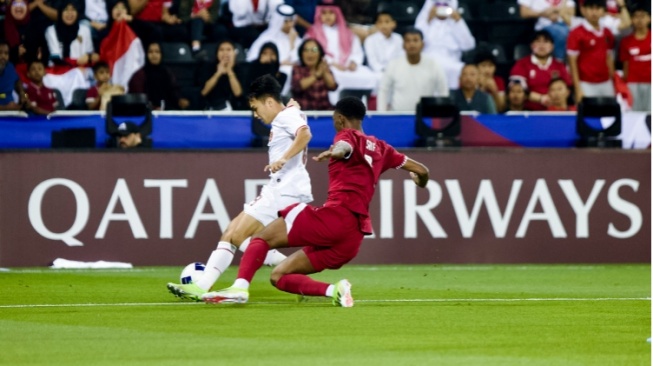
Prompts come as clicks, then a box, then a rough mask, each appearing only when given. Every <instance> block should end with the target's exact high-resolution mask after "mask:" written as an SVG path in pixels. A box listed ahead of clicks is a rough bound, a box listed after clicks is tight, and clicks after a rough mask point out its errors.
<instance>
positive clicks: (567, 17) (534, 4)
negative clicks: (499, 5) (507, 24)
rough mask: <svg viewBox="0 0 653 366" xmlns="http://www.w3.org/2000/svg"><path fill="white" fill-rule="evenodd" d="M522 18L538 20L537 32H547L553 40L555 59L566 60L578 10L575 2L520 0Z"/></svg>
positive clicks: (565, 0) (570, 0)
mask: <svg viewBox="0 0 653 366" xmlns="http://www.w3.org/2000/svg"><path fill="white" fill-rule="evenodd" d="M517 3H518V4H519V14H520V15H521V17H522V18H526V19H529V18H537V23H535V30H536V31H541V30H545V31H547V32H549V34H550V35H551V39H552V40H553V45H554V48H553V57H555V58H557V59H559V60H564V59H565V54H566V45H567V37H568V36H569V29H570V26H571V22H572V17H573V16H574V13H575V10H576V4H575V3H574V1H573V0H518V1H517Z"/></svg>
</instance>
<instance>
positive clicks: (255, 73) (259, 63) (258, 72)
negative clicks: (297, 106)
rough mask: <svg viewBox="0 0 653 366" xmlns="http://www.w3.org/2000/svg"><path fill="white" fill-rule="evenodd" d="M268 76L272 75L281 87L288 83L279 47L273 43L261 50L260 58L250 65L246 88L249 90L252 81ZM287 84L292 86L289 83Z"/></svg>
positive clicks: (266, 44) (267, 44)
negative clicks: (282, 67)
mask: <svg viewBox="0 0 653 366" xmlns="http://www.w3.org/2000/svg"><path fill="white" fill-rule="evenodd" d="M291 70H292V67H291ZM291 73H292V71H291ZM267 74H270V75H272V76H273V77H274V78H275V79H276V80H277V82H278V83H279V85H282V86H283V85H284V84H286V82H287V81H288V75H287V74H285V73H283V72H281V70H280V65H279V51H278V49H277V46H276V45H275V44H274V43H272V42H268V43H265V44H264V45H263V46H262V47H261V48H260V52H259V55H258V58H257V59H256V60H254V61H252V62H251V63H250V64H249V73H248V75H249V77H248V79H247V82H246V83H245V88H247V89H249V85H250V84H251V83H252V81H254V80H256V79H258V78H259V77H260V76H263V75H267ZM287 84H288V85H290V83H289V82H288V83H287ZM245 94H247V93H245Z"/></svg>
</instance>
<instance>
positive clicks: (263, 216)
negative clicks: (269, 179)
mask: <svg viewBox="0 0 653 366" xmlns="http://www.w3.org/2000/svg"><path fill="white" fill-rule="evenodd" d="M311 201H312V197H306V196H291V195H288V194H287V192H283V191H280V190H278V189H276V188H274V187H270V186H268V185H265V186H263V188H262V189H261V194H260V195H259V196H258V197H256V199H254V200H253V201H252V202H249V203H246V204H244V205H243V206H244V208H243V211H244V212H245V213H246V214H248V215H249V216H252V217H253V218H255V219H256V220H257V221H259V222H260V223H261V224H263V225H264V226H267V225H269V224H270V223H271V222H272V221H274V220H275V219H276V218H278V217H279V211H280V210H282V209H284V208H286V207H288V206H290V205H292V204H294V203H300V202H304V203H308V202H311Z"/></svg>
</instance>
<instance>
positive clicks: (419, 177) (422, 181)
mask: <svg viewBox="0 0 653 366" xmlns="http://www.w3.org/2000/svg"><path fill="white" fill-rule="evenodd" d="M401 169H404V170H408V171H409V172H410V177H411V178H413V182H415V184H417V185H418V186H419V187H422V188H424V187H426V184H427V183H428V182H429V168H427V167H426V166H425V165H424V164H422V163H420V162H418V161H415V160H413V159H411V158H409V157H406V164H404V165H403V166H402V167H401Z"/></svg>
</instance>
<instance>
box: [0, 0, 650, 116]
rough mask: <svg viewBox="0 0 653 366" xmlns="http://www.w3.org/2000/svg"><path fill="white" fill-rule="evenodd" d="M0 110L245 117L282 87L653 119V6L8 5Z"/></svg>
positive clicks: (379, 2)
mask: <svg viewBox="0 0 653 366" xmlns="http://www.w3.org/2000/svg"><path fill="white" fill-rule="evenodd" d="M0 19H1V23H2V26H0V110H24V111H27V112H29V113H35V114H48V113H51V112H52V111H54V110H61V109H68V110H102V109H104V108H105V107H106V103H107V101H108V100H110V98H111V96H112V95H116V94H123V93H145V94H146V95H147V98H148V99H149V101H150V102H151V104H152V106H153V108H154V109H155V110H247V109H249V107H248V103H247V98H246V96H247V88H248V85H249V84H250V82H251V81H252V80H253V79H255V78H256V77H258V76H261V75H264V74H272V75H274V76H275V77H276V78H277V80H278V81H279V83H280V84H281V85H282V86H283V95H284V96H286V97H293V98H294V99H296V100H298V102H299V103H300V104H301V105H302V108H303V109H306V110H330V109H332V108H333V105H334V104H335V102H336V101H337V100H338V98H339V97H341V96H343V95H357V96H360V97H362V98H363V99H364V101H365V102H366V103H367V105H368V108H369V109H370V110H378V111H411V112H414V111H415V105H416V103H418V102H419V100H420V98H421V97H425V96H449V97H451V98H452V99H453V100H454V101H455V103H456V105H457V106H458V107H459V108H460V110H474V111H478V112H480V113H483V114H493V113H503V112H506V111H523V110H533V111H570V110H575V104H576V103H577V102H578V101H580V100H581V98H583V97H584V96H585V97H600V96H607V97H617V98H618V100H619V101H620V103H621V104H622V107H623V108H624V109H625V110H636V111H650V109H651V107H650V101H651V95H650V93H651V36H650V22H651V18H650V2H645V1H636V0H607V1H606V0H576V1H573V0H483V1H481V0H426V1H423V0H422V1H420V0H406V1H396V0H348V1H344V0H330V1H329V0H323V1H316V0H304V1H302V0H286V1H283V0H0Z"/></svg>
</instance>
